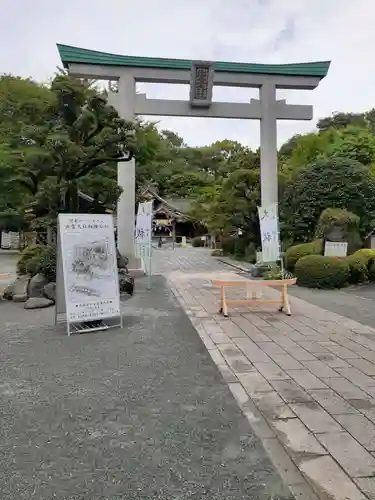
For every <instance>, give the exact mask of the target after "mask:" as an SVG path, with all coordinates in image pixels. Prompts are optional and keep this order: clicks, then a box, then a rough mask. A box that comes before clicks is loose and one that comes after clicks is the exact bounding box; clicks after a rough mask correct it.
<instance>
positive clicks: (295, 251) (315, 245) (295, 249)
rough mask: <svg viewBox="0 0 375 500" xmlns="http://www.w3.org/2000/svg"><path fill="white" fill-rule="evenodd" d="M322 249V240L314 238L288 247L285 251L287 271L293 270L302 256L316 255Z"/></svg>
mask: <svg viewBox="0 0 375 500" xmlns="http://www.w3.org/2000/svg"><path fill="white" fill-rule="evenodd" d="M322 251H323V240H315V241H312V242H310V243H301V244H300V245H294V246H292V247H289V248H288V250H287V251H286V252H285V267H286V269H287V270H288V271H289V272H291V273H292V272H293V271H294V268H295V266H296V264H297V262H298V261H299V259H301V258H302V257H305V256H306V255H317V254H321V253H322Z"/></svg>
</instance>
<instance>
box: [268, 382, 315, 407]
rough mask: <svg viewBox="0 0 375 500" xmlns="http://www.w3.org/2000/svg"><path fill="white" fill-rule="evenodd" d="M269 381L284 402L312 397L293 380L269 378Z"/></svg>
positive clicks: (310, 398) (307, 399) (302, 401)
mask: <svg viewBox="0 0 375 500" xmlns="http://www.w3.org/2000/svg"><path fill="white" fill-rule="evenodd" d="M270 383H271V385H272V386H273V387H274V388H275V390H276V392H277V393H278V394H279V395H280V396H281V397H282V399H283V400H284V401H285V402H286V403H305V402H307V401H312V397H311V396H310V395H309V394H308V393H307V392H306V391H304V390H303V389H302V388H301V387H300V386H299V385H298V384H296V383H295V382H294V381H293V380H271V381H270Z"/></svg>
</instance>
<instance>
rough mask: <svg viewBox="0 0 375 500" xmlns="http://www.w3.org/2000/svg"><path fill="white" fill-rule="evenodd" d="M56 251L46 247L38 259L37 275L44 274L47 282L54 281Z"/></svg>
mask: <svg viewBox="0 0 375 500" xmlns="http://www.w3.org/2000/svg"><path fill="white" fill-rule="evenodd" d="M56 266H57V249H56V246H55V245H46V246H45V248H43V251H42V253H41V255H40V258H39V263H38V267H37V273H41V274H44V276H45V277H46V278H47V279H48V280H49V281H56Z"/></svg>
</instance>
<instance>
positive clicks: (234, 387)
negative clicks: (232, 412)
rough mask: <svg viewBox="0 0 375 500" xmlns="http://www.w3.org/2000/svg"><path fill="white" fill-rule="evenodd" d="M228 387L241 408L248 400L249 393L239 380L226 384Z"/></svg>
mask: <svg viewBox="0 0 375 500" xmlns="http://www.w3.org/2000/svg"><path fill="white" fill-rule="evenodd" d="M228 385H229V389H230V390H231V392H232V394H233V396H234V399H235V400H236V401H237V403H238V406H239V407H240V408H242V407H243V406H244V405H245V404H246V403H247V402H248V401H249V395H248V394H247V392H246V391H245V389H244V388H243V386H242V385H241V384H240V382H236V383H233V384H228Z"/></svg>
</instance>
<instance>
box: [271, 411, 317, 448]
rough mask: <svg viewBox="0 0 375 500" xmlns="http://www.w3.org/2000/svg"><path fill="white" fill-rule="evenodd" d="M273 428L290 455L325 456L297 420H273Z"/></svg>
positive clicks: (311, 435)
mask: <svg viewBox="0 0 375 500" xmlns="http://www.w3.org/2000/svg"><path fill="white" fill-rule="evenodd" d="M273 428H274V429H275V431H276V434H277V435H278V437H279V439H280V441H281V442H282V443H283V445H284V446H285V447H287V448H288V449H289V450H290V452H291V454H292V455H296V454H299V457H300V454H301V453H308V454H312V453H313V454H315V455H326V454H327V452H326V450H325V449H324V448H323V447H322V446H321V445H320V443H319V442H318V441H317V440H316V438H315V437H314V436H313V434H312V433H311V432H309V431H308V430H307V429H306V427H305V426H304V425H303V424H302V422H301V421H300V420H298V419H295V418H293V419H289V420H275V421H274V422H273Z"/></svg>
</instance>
